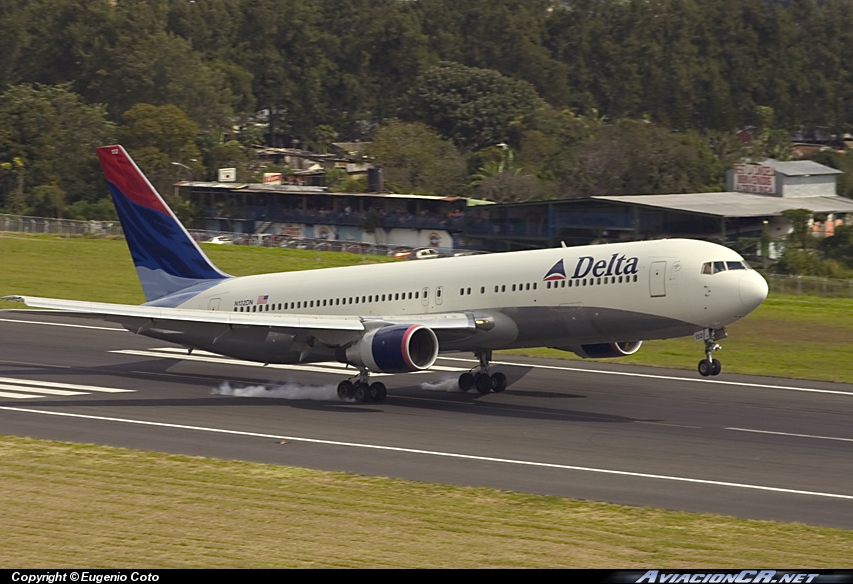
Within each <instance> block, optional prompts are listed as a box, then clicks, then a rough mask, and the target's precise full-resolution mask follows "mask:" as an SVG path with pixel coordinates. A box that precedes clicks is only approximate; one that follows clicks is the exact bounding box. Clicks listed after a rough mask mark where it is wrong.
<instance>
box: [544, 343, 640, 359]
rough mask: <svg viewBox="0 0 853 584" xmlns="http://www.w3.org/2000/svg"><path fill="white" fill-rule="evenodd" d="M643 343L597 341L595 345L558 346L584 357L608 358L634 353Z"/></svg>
mask: <svg viewBox="0 0 853 584" xmlns="http://www.w3.org/2000/svg"><path fill="white" fill-rule="evenodd" d="M642 344H643V341H627V342H624V343H595V344H593V345H580V346H576V347H558V348H559V349H563V350H566V349H568V350H569V351H571V352H572V353H574V354H575V355H577V356H578V357H583V358H584V359H607V358H611V357H624V356H625V355H633V354H634V353H636V352H637V351H639V350H640V346H641V345H642Z"/></svg>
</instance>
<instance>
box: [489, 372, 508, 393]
mask: <svg viewBox="0 0 853 584" xmlns="http://www.w3.org/2000/svg"><path fill="white" fill-rule="evenodd" d="M505 389H506V375H504V374H503V373H500V372H497V373H493V374H492V391H493V392H495V393H500V392H502V391H503V390H505Z"/></svg>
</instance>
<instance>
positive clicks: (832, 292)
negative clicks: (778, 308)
mask: <svg viewBox="0 0 853 584" xmlns="http://www.w3.org/2000/svg"><path fill="white" fill-rule="evenodd" d="M764 278H765V279H766V280H767V285H768V286H769V287H770V294H774V295H788V296H823V297H825V298H853V280H836V279H832V278H815V277H811V276H789V275H786V274H764Z"/></svg>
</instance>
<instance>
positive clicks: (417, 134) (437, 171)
mask: <svg viewBox="0 0 853 584" xmlns="http://www.w3.org/2000/svg"><path fill="white" fill-rule="evenodd" d="M368 154H369V155H370V156H373V157H374V158H375V160H376V163H377V164H380V165H382V167H383V169H384V173H385V180H386V182H387V183H391V184H394V185H396V186H397V187H398V188H399V189H401V190H402V191H403V192H417V193H424V194H439V195H458V194H459V193H460V192H461V191H462V189H464V186H465V162H464V161H463V160H462V157H461V156H460V155H459V152H457V150H456V148H455V147H454V146H453V144H452V143H450V142H448V141H446V140H442V139H441V137H440V136H439V135H438V134H436V133H435V132H434V131H433V130H430V129H429V128H427V127H426V126H425V125H424V124H420V123H413V124H412V123H405V122H400V121H398V120H391V121H389V122H387V123H386V124H384V125H382V126H380V127H379V128H378V129H377V130H376V133H375V134H374V136H373V141H372V143H371V144H370V147H369V149H368Z"/></svg>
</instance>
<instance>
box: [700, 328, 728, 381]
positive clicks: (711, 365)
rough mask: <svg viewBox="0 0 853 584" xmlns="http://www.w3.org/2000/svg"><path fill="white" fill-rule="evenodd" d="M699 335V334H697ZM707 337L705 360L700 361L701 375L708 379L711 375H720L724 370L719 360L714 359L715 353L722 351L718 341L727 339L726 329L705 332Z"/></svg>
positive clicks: (706, 330)
mask: <svg viewBox="0 0 853 584" xmlns="http://www.w3.org/2000/svg"><path fill="white" fill-rule="evenodd" d="M697 334H699V333H697ZM703 334H704V336H705V358H704V359H702V360H701V361H699V367H698V369H699V375H701V376H702V377H708V376H709V375H719V374H720V371H722V370H723V365H722V363H720V362H719V361H718V360H717V359H714V358H713V353H714V351H719V350H720V349H722V347H721V346H720V345H718V344H717V341H718V340H720V339H724V338H726V336H727V335H726V329H719V330H711V329H705V330H704V331H703Z"/></svg>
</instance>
